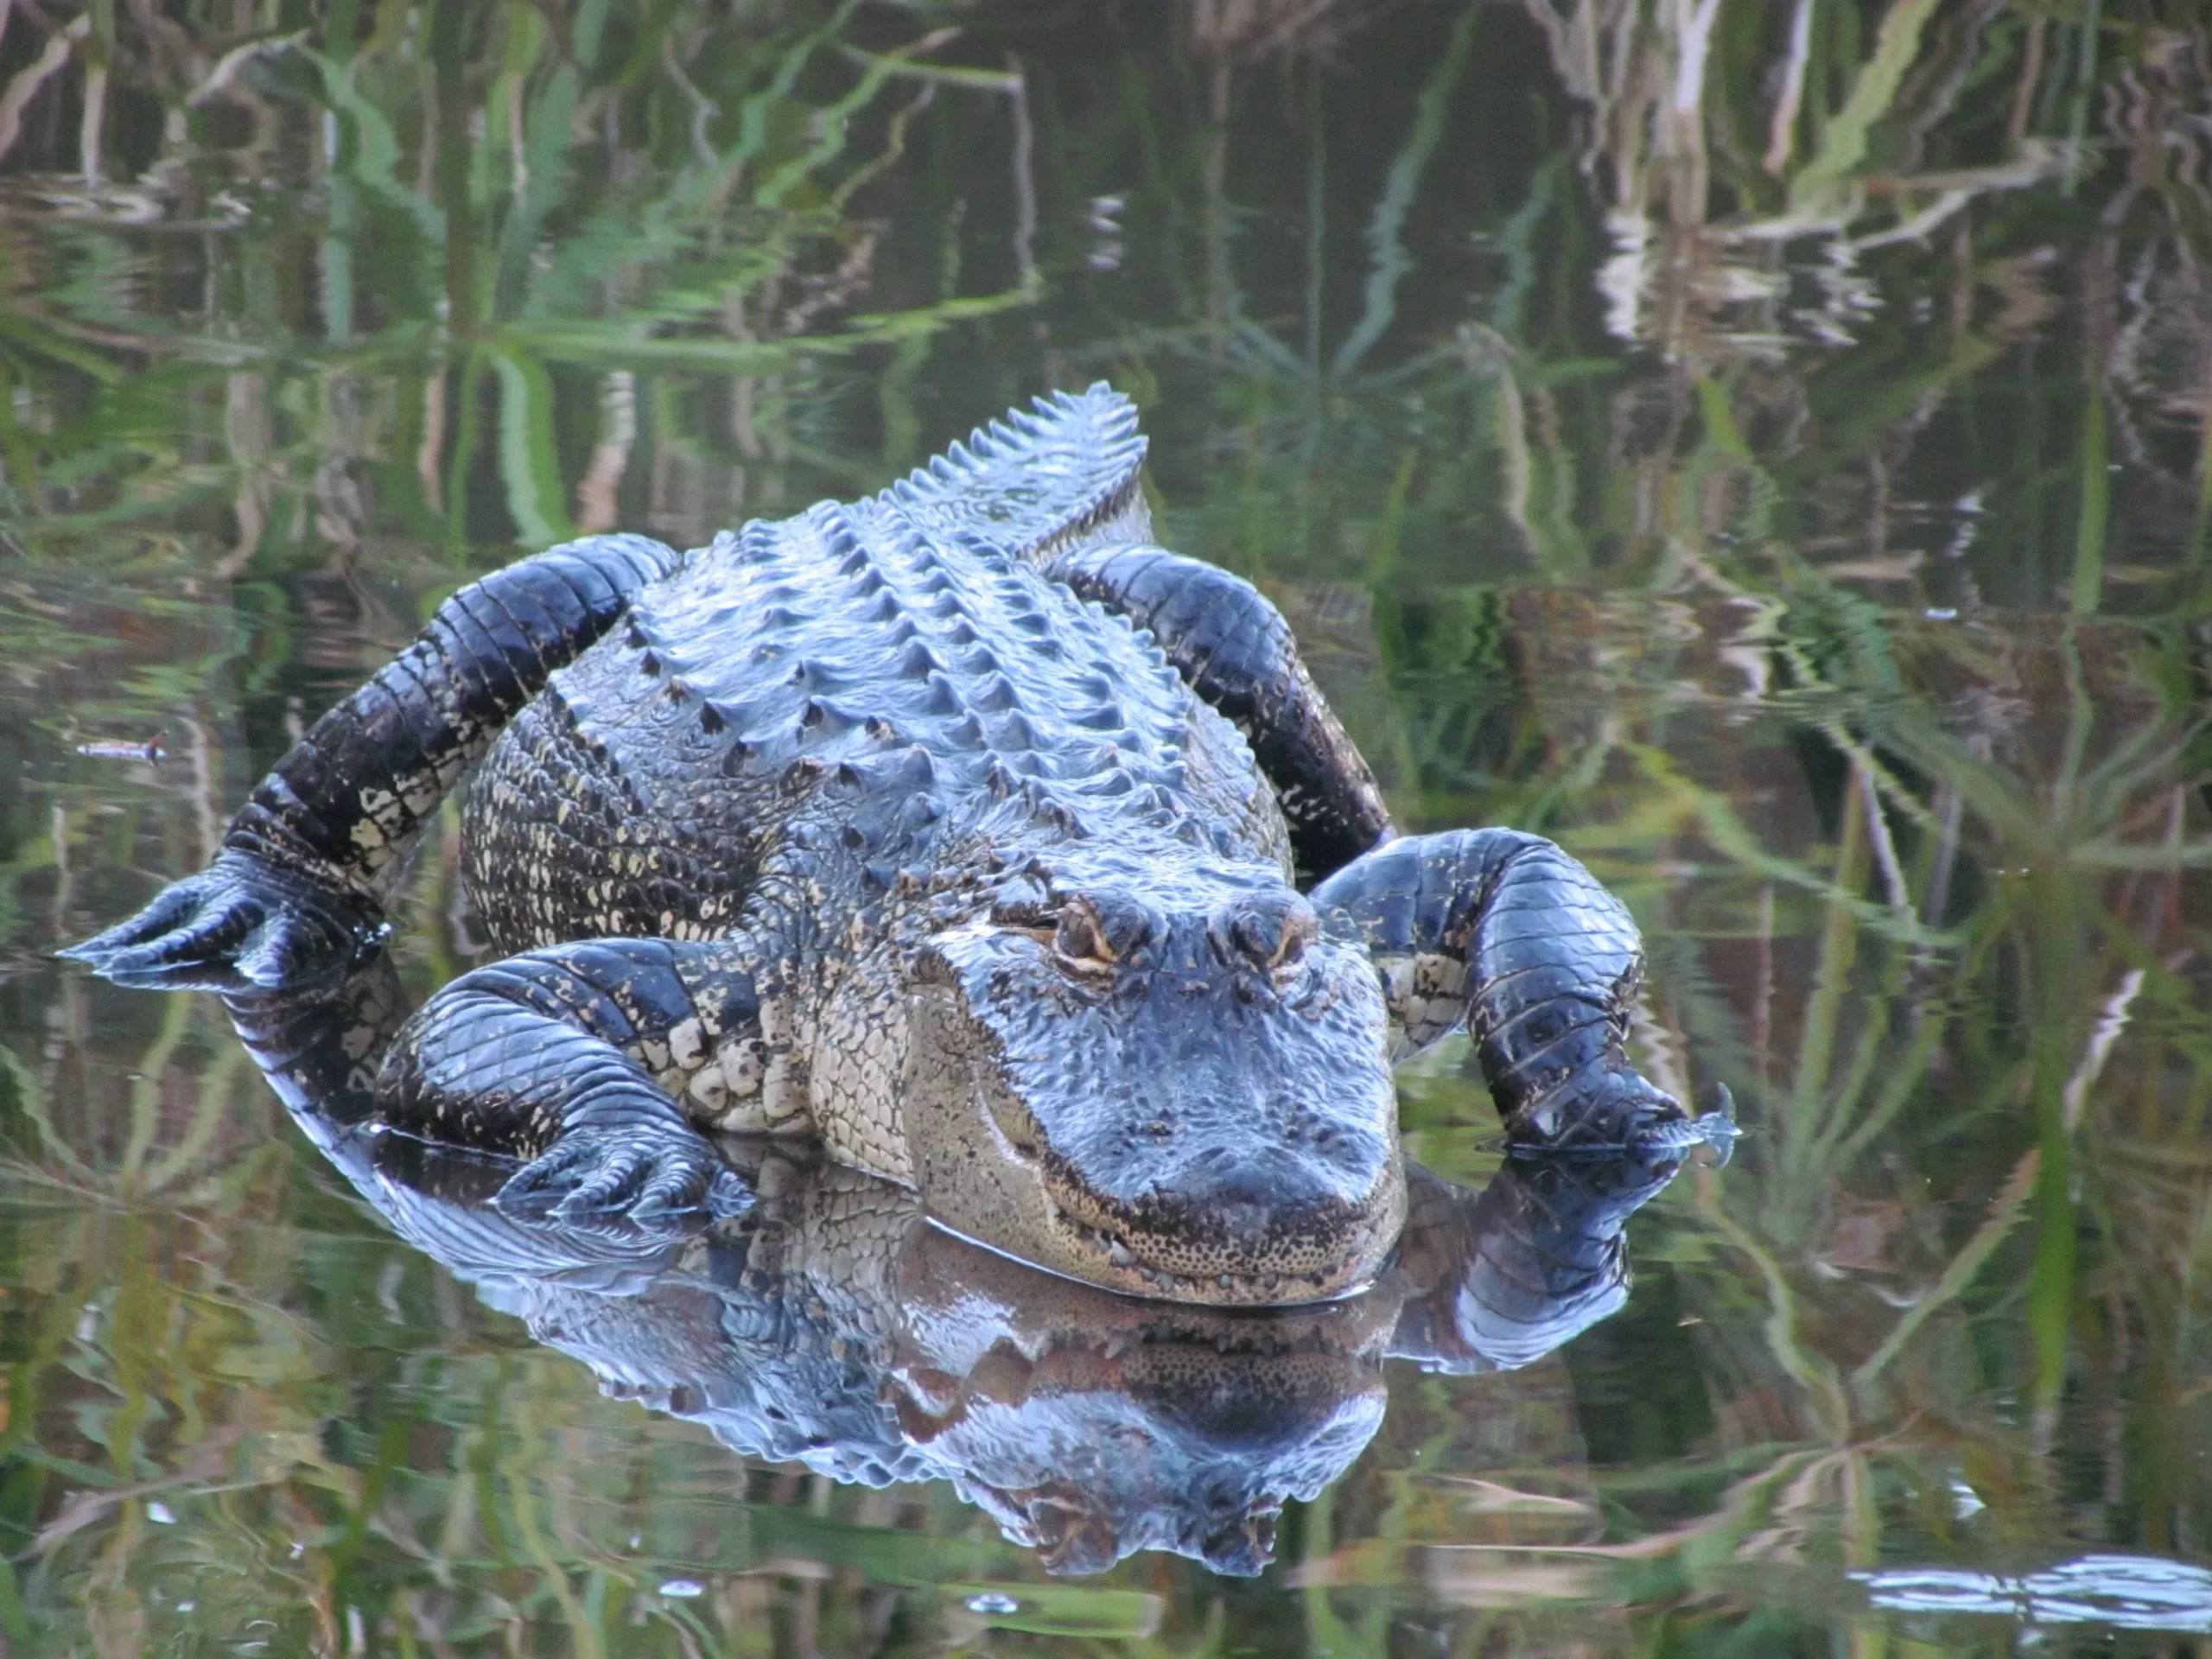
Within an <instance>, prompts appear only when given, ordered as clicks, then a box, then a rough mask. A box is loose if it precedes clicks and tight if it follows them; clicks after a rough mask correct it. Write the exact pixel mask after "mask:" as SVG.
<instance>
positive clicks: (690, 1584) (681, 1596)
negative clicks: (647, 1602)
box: [660, 1579, 707, 1601]
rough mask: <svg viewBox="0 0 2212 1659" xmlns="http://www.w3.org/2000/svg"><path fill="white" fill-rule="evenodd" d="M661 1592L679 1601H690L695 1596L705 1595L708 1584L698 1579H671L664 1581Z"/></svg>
mask: <svg viewBox="0 0 2212 1659" xmlns="http://www.w3.org/2000/svg"><path fill="white" fill-rule="evenodd" d="M660 1592H661V1594H663V1595H664V1596H672V1597H674V1598H675V1599H677V1600H678V1601H689V1600H690V1599H692V1598H693V1597H695V1596H703V1595H705V1594H706V1593H707V1586H705V1585H703V1584H702V1583H700V1582H699V1580H696V1579H669V1580H664V1581H663V1583H662V1585H661V1586H660Z"/></svg>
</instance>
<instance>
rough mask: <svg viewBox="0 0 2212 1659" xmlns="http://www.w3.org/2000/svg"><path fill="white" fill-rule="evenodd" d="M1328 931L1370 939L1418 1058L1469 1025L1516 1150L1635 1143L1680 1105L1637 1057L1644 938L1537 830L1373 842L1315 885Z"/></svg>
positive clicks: (1399, 1035)
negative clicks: (1648, 1077)
mask: <svg viewBox="0 0 2212 1659" xmlns="http://www.w3.org/2000/svg"><path fill="white" fill-rule="evenodd" d="M1311 897H1312V899H1313V906H1314V907H1315V909H1317V910H1319V912H1321V916H1322V925H1323V926H1324V927H1325V928H1326V929H1328V930H1329V931H1332V932H1333V933H1336V934H1337V935H1338V937H1340V938H1357V939H1361V940H1363V941H1364V942H1365V944H1366V945H1367V948H1368V950H1369V951H1370V954H1371V955H1372V957H1373V958H1374V961H1375V965H1376V970H1377V971H1378V972H1379V973H1380V974H1381V975H1382V977H1383V991H1384V997H1385V1000H1386V1001H1387V1002H1388V1004H1389V1010H1390V1018H1391V1023H1392V1026H1393V1028H1394V1029H1393V1033H1392V1034H1393V1037H1394V1039H1395V1045H1396V1047H1397V1049H1398V1052H1400V1053H1401V1054H1411V1053H1414V1052H1419V1051H1420V1050H1421V1049H1423V1048H1426V1047H1427V1046H1429V1045H1430V1044H1432V1043H1433V1042H1435V1041H1437V1040H1438V1039H1440V1038H1442V1037H1444V1036H1446V1034H1448V1033H1451V1032H1452V1031H1454V1030H1457V1029H1458V1028H1459V1026H1460V1024H1461V1023H1462V1022H1463V1021H1464V1022H1465V1024H1466V1026H1467V1027H1468V1028H1469V1029H1470V1030H1471V1032H1472V1033H1473V1035H1474V1039H1475V1052H1476V1056H1477V1058H1478V1063H1479V1064H1480V1065H1481V1067H1482V1073H1483V1079H1484V1082H1485V1083H1487V1084H1489V1085H1490V1090H1491V1098H1492V1099H1493V1100H1494V1101H1495V1102H1496V1103H1497V1109H1498V1112H1499V1114H1500V1115H1501V1116H1503V1118H1504V1119H1505V1126H1506V1134H1507V1136H1508V1138H1509V1139H1510V1140H1512V1141H1516V1142H1522V1143H1527V1144H1534V1145H1538V1146H1545V1147H1563V1146H1583V1147H1593V1148H1594V1147H1635V1146H1637V1144H1638V1143H1639V1142H1640V1141H1645V1140H1648V1139H1649V1137H1651V1136H1653V1135H1676V1134H1679V1129H1678V1128H1676V1127H1675V1126H1680V1125H1681V1124H1683V1123H1684V1122H1685V1114H1684V1113H1683V1111H1682V1109H1681V1106H1680V1105H1678V1104H1677V1103H1675V1101H1674V1100H1673V1099H1672V1098H1671V1097H1670V1096H1668V1095H1666V1094H1664V1093H1662V1091H1661V1090H1657V1089H1656V1088H1654V1087H1653V1086H1652V1085H1651V1084H1649V1083H1647V1082H1646V1081H1645V1080H1644V1079H1643V1077H1641V1076H1640V1075H1638V1073H1637V1070H1636V1068H1635V1066H1634V1065H1631V1064H1630V1061H1629V1058H1628V1052H1627V1048H1626V1042H1627V1037H1628V1026H1629V1015H1630V1010H1631V1009H1632V1008H1633V1007H1634V1005H1635V1002H1636V996H1637V988H1638V986H1639V985H1640V984H1641V983H1642V981H1643V942H1642V940H1641V938H1639V936H1638V935H1637V928H1636V923H1635V921H1634V920H1633V919H1632V918H1630V915H1629V913H1628V911H1627V910H1626V908H1625V907H1624V906H1623V905H1622V904H1621V902H1620V900H1619V899H1616V898H1614V897H1613V895H1612V894H1611V893H1608V892H1606V891H1605V888H1604V887H1602V886H1600V885H1599V881H1598V880H1597V878H1596V877H1595V876H1593V875H1592V874H1590V872H1589V871H1588V870H1586V869H1585V868H1582V866H1581V865H1580V864H1579V863H1577V862H1576V861H1574V860H1573V858H1571V857H1569V856H1568V855H1567V854H1566V853H1564V852H1562V851H1561V850H1560V849H1559V848H1557V847H1555V846H1554V845H1553V844H1552V843H1551V842H1548V841H1546V840H1544V839H1542V838H1541V836H1529V835H1522V834H1520V833H1518V832H1517V831H1514V830H1510V829H1456V830H1452V831H1450V832H1448V833H1446V834H1444V835H1434V836H1408V837H1406V838H1405V839H1403V840H1400V841H1394V842H1390V843H1389V844H1388V845H1387V846H1383V847H1380V848H1377V849H1376V850H1375V851H1373V852H1371V853H1370V854H1368V855H1366V856H1365V857H1363V858H1361V859H1357V860H1356V861H1353V862H1352V863H1351V864H1349V865H1347V866H1346V867H1345V868H1343V869H1341V870H1339V871H1338V872H1337V874H1334V875H1332V876H1331V877H1330V878H1329V879H1328V880H1326V881H1324V882H1322V883H1321V884H1320V885H1319V887H1315V888H1314V889H1313V893H1312V894H1311Z"/></svg>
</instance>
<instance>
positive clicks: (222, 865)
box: [59, 853, 384, 992]
mask: <svg viewBox="0 0 2212 1659" xmlns="http://www.w3.org/2000/svg"><path fill="white" fill-rule="evenodd" d="M383 931H384V929H383V925H382V923H381V920H380V919H379V918H372V917H369V916H366V915H363V914H361V913H359V911H358V910H357V909H356V907H355V906H352V905H351V904H349V903H348V902H347V901H346V899H342V898H340V897H338V896H336V895H334V894H331V893H326V892H323V891H321V890H320V889H318V888H315V887H312V886H310V885H309V884H308V883H306V882H304V881H302V880H299V879H298V878H297V877H296V876H292V875H290V874H287V873H285V872H283V871H279V870H275V869H271V868H269V867H268V866H266V865H264V864H262V863H260V862H258V861H256V860H254V859H251V858H247V857H245V856H244V855H239V854H235V853H226V854H225V855H223V856H222V857H220V858H219V859H217V860H216V861H215V862H214V863H213V864H212V865H210V866H209V867H208V868H207V869H205V870H203V871H201V872H200V874H198V875H192V876H187V877H186V878H185V879H184V880H181V881H173V882H171V883H170V884H169V885H168V887H164V888H162V891H161V892H160V893H158V894H156V896H155V899H154V901H153V903H151V904H149V905H148V906H146V907H145V909H143V910H142V911H140V912H138V913H137V915H136V916H133V917H132V918H130V920H129V921H127V922H124V923H122V924H121V925H118V926H116V927H111V928H110V929H108V931H106V932H105V933H101V934H98V935H95V936H94V937H93V938H89V939H86V940H84V941H83V942H82V943H80V944H73V945H70V946H67V948H66V949H64V950H61V951H60V953H59V954H60V955H61V956H64V957H68V958H69V959H70V960H71V961H73V962H81V963H86V964H87V965H88V966H89V967H91V968H92V969H93V971H95V972H96V973H99V974H100V975H101V976H104V977H105V978H107V979H111V980H112V981H114V982H116V983H117V984H118V985H130V986H139V987H147V988H166V989H189V990H217V991H232V992H238V991H252V990H273V989H276V988H279V987H293V986H297V985H300V984H302V983H303V982H306V981H308V980H311V979H313V978H315V977H316V976H319V975H321V974H326V973H330V972H334V971H337V970H340V969H345V968H347V967H350V966H351V965H353V963H354V962H355V961H356V960H357V959H359V957H360V955H361V953H362V952H363V951H364V950H365V949H366V948H367V947H368V946H370V945H372V944H374V943H375V942H376V941H377V940H378V938H381V937H382V935H383Z"/></svg>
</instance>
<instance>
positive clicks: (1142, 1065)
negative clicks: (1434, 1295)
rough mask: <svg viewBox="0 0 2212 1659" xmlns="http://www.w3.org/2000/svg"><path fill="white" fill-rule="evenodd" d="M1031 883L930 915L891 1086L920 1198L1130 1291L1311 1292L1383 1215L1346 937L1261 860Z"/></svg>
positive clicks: (1392, 1213) (1376, 1057)
mask: <svg viewBox="0 0 2212 1659" xmlns="http://www.w3.org/2000/svg"><path fill="white" fill-rule="evenodd" d="M1147 885H1150V884H1146V883H1142V882H1141V881H1139V880H1132V881H1131V882H1129V883H1128V884H1125V885H1118V886H1108V885H1087V886H1085V887H1082V888H1080V889H1079V890H1075V891H1057V890H1056V891H1055V892H1054V893H1052V895H1051V896H1050V897H1049V898H1048V899H1046V901H1044V902H1042V903H1040V904H1038V905H1035V906H1009V907H1003V908H1002V909H1001V911H1000V912H997V913H995V914H994V916H993V917H992V918H990V919H988V920H985V921H980V922H976V923H972V924H969V925H965V926H962V927H959V928H957V929H953V930H950V931H946V932H944V933H940V934H939V935H938V936H937V937H936V938H935V939H934V941H933V942H932V944H931V947H930V948H929V949H928V950H926V951H925V952H924V954H923V957H922V960H921V963H920V967H919V969H918V973H917V975H916V978H915V982H914V984H913V985H912V988H911V990H910V992H909V995H908V999H907V1003H908V1006H907V1026H908V1033H909V1041H908V1048H907V1057H908V1058H907V1062H906V1076H905V1079H904V1082H903V1084H902V1089H901V1096H902V1100H903V1107H904V1114H905V1119H906V1138H907V1143H908V1146H909V1147H910V1148H911V1151H912V1160H913V1168H914V1173H915V1179H916V1183H917V1185H918V1186H919V1188H920V1190H921V1193H922V1198H923V1200H924V1202H925V1204H926V1205H928V1207H929V1210H930V1211H931V1214H932V1215H933V1216H934V1217H937V1218H938V1220H939V1221H940V1222H942V1223H943V1224H945V1225H947V1226H949V1227H950V1228H952V1229H954V1230H957V1231H958V1232H961V1233H963V1234H965V1235H966V1236H969V1237H970V1238H973V1239H975V1240H976V1241H978V1242H980V1243H984V1244H988V1245H990V1246H992V1247H994V1248H995V1249H1001V1250H1004V1251H1006V1252H1007V1253H1008V1254H1010V1255H1016V1256H1019V1257H1020V1258H1022V1259H1023V1260H1025V1261H1028V1262H1034V1263H1036V1264H1037V1265H1039V1266H1040V1267H1045V1268H1051V1269H1052V1270H1053V1271H1055V1272H1058V1273H1062V1274H1068V1275H1069V1276H1071V1277H1073V1278H1077V1279H1083V1280H1088V1281H1091V1282H1092V1283H1095V1284H1100V1285H1105V1286H1108V1287H1111V1288H1113V1289H1116V1290H1124V1291H1128V1292H1131V1293H1134V1294H1138V1295H1145V1296H1154V1297H1167V1298H1171V1299H1173V1300H1178V1301H1186V1302H1206V1303H1214V1304H1245V1305H1257V1304H1278V1303H1294V1302H1306V1301H1315V1300H1322V1299H1324V1298H1327V1297H1332V1296H1336V1295H1340V1294H1344V1292H1346V1291H1349V1290H1352V1289H1355V1288H1357V1287H1359V1286H1361V1285H1363V1284H1364V1283H1366V1282H1367V1281H1369V1280H1370V1279H1371V1278H1373V1277H1374V1275H1375V1274H1376V1271H1377V1269H1378V1268H1380V1267H1381V1265H1382V1264H1383V1260H1384V1258H1385V1257H1386V1256H1387V1255H1388V1254H1389V1249H1390V1248H1391V1245H1392V1244H1393V1243H1394V1242H1395V1239H1396V1237H1397V1235H1398V1230H1399V1228H1400V1225H1401V1224H1402V1222H1403V1220H1404V1217H1405V1178H1404V1173H1403V1171H1402V1167H1401V1165H1400V1162H1399V1154H1398V1139H1397V1101H1396V1095H1395V1090H1394V1089H1393V1087H1392V1084H1391V1079H1390V1068H1389V1059H1388V1058H1387V1054H1386V1050H1385V1043H1384V1035H1383V1033H1384V1028H1385V1021H1384V1009H1383V1000H1382V993H1381V989H1380V987H1379V985H1378V983H1377V982H1376V975H1375V970H1374V969H1373V968H1372V966H1370V963H1369V960H1368V957H1367V955H1366V953H1365V951H1364V950H1363V949H1362V948H1360V947H1358V946H1356V945H1351V944H1338V943H1336V942H1334V941H1332V940H1328V939H1325V938H1322V937H1321V935H1320V931H1319V924H1318V922H1317V919H1316V918H1315V915H1314V912H1313V908H1312V906H1309V905H1308V904H1307V903H1306V900H1305V899H1302V898H1300V896H1299V895H1298V894H1297V893H1295V892H1294V891H1293V890H1292V889H1291V888H1289V887H1286V886H1284V885H1283V884H1282V883H1281V881H1280V880H1253V881H1252V882H1251V883H1250V884H1249V885H1246V886H1242V887H1237V886H1230V885H1227V884H1226V883H1225V882H1222V881H1221V880H1220V879H1219V878H1218V877H1217V885H1216V887H1215V888H1214V890H1213V892H1212V893H1211V896H1210V898H1209V899H1208V901H1207V902H1206V903H1205V906H1203V907H1202V908H1194V907H1192V905H1191V901H1190V899H1189V897H1188V894H1189V893H1190V891H1191V888H1190V886H1189V885H1188V884H1187V883H1179V884H1178V885H1177V887H1175V889H1174V891H1176V892H1178V893H1180V894H1182V895H1184V896H1183V897H1182V898H1181V899H1180V900H1179V903H1176V904H1175V905H1174V906H1173V907H1171V906H1170V903H1169V901H1166V900H1165V899H1160V898H1159V897H1158V896H1157V895H1159V894H1160V893H1164V892H1166V891H1167V890H1168V889H1167V888H1166V886H1165V884H1161V885H1156V886H1152V887H1151V892H1150V893H1147V891H1146V887H1147Z"/></svg>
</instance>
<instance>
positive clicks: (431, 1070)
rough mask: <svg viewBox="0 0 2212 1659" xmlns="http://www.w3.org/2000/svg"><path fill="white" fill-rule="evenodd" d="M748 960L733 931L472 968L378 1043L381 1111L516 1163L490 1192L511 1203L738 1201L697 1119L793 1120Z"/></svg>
mask: <svg viewBox="0 0 2212 1659" xmlns="http://www.w3.org/2000/svg"><path fill="white" fill-rule="evenodd" d="M750 956H751V953H750V952H749V951H748V950H747V949H746V948H745V946H744V945H743V944H742V943H741V942H739V941H714V942H696V941H680V940H672V939H595V940H590V941H588V942H585V943H582V944H566V945H557V946H554V947H552V948H550V949H548V950H532V951H529V952H526V953H524V954H523V955H521V956H518V957H509V958H508V959H507V960H505V961H504V962H499V963H493V964H491V965H489V966H487V967H484V968H479V969H476V970H474V972H472V973H468V974H465V975H463V976H461V978H459V979H456V980H454V982H452V983H451V984H449V985H448V986H447V987H446V988H444V989H443V990H442V991H440V992H439V993H438V994H437V995H435V996H434V997H432V998H431V999H430V1000H429V1002H427V1003H425V1004H424V1005H423V1008H422V1009H421V1011H420V1012H419V1013H417V1014H416V1015H415V1017H414V1018H413V1019H412V1020H410V1021H409V1022H408V1025H407V1027H405V1029H404V1030H403V1031H402V1032H401V1033H399V1036H398V1037H397V1039H396V1040H395V1041H394V1042H393V1044H392V1046H391V1052H389V1053H388V1054H387V1055H386V1056H385V1062H384V1068H383V1071H382V1074H381V1077H380V1078H379V1080H378V1095H379V1103H378V1116H379V1118H380V1120H381V1121H382V1122H383V1123H384V1124H385V1126H386V1127H387V1128H392V1129H397V1130H400V1131H402V1132H404V1133H407V1134H411V1135H418V1136H420V1137H422V1138H423V1139H424V1140H429V1141H446V1142H451V1143H454V1144H458V1145H462V1146H469V1147H478V1148H480V1149H482V1150H485V1151H488V1152H494V1153H502V1154H509V1155H512V1156H515V1157H518V1158H524V1159H528V1160H531V1161H529V1162H528V1163H526V1164H524V1166H523V1167H522V1168H521V1169H520V1170H518V1172H517V1173H515V1175H514V1176H513V1178H512V1179H510V1180H509V1181H508V1182H507V1184H506V1185H505V1187H504V1188H502V1189H501V1191H500V1193H499V1204H500V1206H501V1207H502V1208H503V1209H506V1210H508V1211H512V1213H514V1214H517V1215H519V1216H553V1217H560V1218H562V1219H565V1220H580V1219H586V1218H590V1217H614V1216H626V1217H629V1218H630V1219H632V1220H639V1221H644V1220H650V1219H652V1218H653V1217H656V1216H658V1215H664V1214H668V1213H671V1212H675V1211H686V1210H696V1209H698V1208H700V1207H701V1206H702V1205H703V1206H706V1207H709V1208H712V1209H715V1210H719V1211H733V1210H734V1209H737V1208H742V1207H743V1205H744V1204H745V1202H746V1201H747V1195H746V1192H745V1189H744V1188H743V1186H742V1185H741V1184H740V1183H739V1182H738V1181H737V1179H735V1177H734V1176H733V1175H732V1174H731V1173H730V1172H729V1170H728V1168H727V1167H726V1166H724V1165H723V1163H722V1161H721V1159H720V1158H719V1157H718V1156H717V1155H716V1154H715V1150H714V1148H713V1147H711V1146H709V1144H708V1142H707V1141H706V1139H705V1138H704V1136H703V1135H702V1134H701V1132H700V1129H699V1128H697V1127H695V1125H698V1124H704V1125H707V1126H709V1127H728V1128H760V1129H783V1128H787V1129H797V1130H803V1129H804V1128H807V1127H808V1125H807V1122H806V1120H805V1118H804V1115H803V1114H804V1105H803V1103H804V1090H803V1088H802V1087H801V1086H799V1085H798V1084H795V1083H794V1082H793V1081H792V1077H791V1068H790V1065H789V1063H788V1059H787V1058H786V1057H785V1055H783V1054H782V1053H780V1052H779V1050H778V1047H777V1046H776V1045H775V1044H773V1043H772V1042H771V1041H770V1040H768V1039H767V1037H766V1035H764V1032H763V1021H762V1008H761V997H760V994H759V992H758V991H757V990H756V989H755V987H754V982H753V975H752V973H751V971H750V969H749V958H750ZM770 1012H771V1019H770V1020H769V1022H768V1023H769V1024H770V1026H773V1025H774V1024H775V1021H774V1020H773V1018H772V1014H773V1008H771V1010H770ZM779 1112H780V1113H781V1114H782V1116H780V1117H779V1116H778V1114H779Z"/></svg>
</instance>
